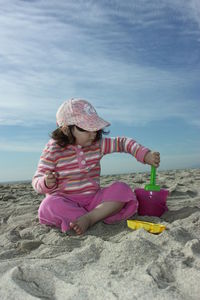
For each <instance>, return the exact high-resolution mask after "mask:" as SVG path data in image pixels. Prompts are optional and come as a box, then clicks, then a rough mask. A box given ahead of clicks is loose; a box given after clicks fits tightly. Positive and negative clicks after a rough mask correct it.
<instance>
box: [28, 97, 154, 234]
mask: <svg viewBox="0 0 200 300" xmlns="http://www.w3.org/2000/svg"><path fill="white" fill-rule="evenodd" d="M56 119H57V125H58V128H57V129H56V130H55V131H53V133H52V136H51V137H52V138H51V139H50V140H49V142H48V143H47V145H46V147H45V148H44V150H43V153H42V155H41V158H40V161H39V164H38V168H37V171H36V173H35V175H34V177H33V181H32V184H33V187H34V189H35V190H36V191H37V192H38V193H41V194H46V197H45V199H44V200H43V201H42V203H41V205H40V207H39V221H40V223H41V224H46V225H54V226H56V227H59V228H61V230H62V232H65V231H67V230H70V229H73V230H74V231H75V232H76V234H82V233H84V232H85V231H86V230H87V229H88V228H89V227H90V226H92V225H93V224H95V223H96V222H98V221H100V220H103V221H104V222H105V223H107V224H111V223H114V222H116V221H120V220H126V219H127V218H129V217H130V216H132V215H133V214H135V213H136V212H137V207H138V201H137V199H136V196H135V194H134V192H133V191H132V190H131V188H130V187H129V186H128V185H127V184H126V183H123V182H115V183H113V184H111V185H110V186H108V187H105V188H101V187H100V160H101V158H102V157H103V156H104V155H106V154H109V153H113V152H126V153H130V154H131V155H133V156H134V157H135V158H136V159H137V160H138V161H140V162H142V163H146V164H149V165H153V166H155V167H158V166H159V163H160V154H159V153H158V152H151V151H150V150H149V149H147V148H145V147H143V146H141V145H140V144H138V143H137V142H136V141H134V140H133V139H130V138H126V137H116V138H104V137H103V134H105V132H104V128H105V127H107V126H109V125H110V124H109V123H108V122H106V121H105V120H103V119H102V118H100V117H99V116H98V114H97V112H96V110H95V109H94V107H93V106H92V105H91V104H90V103H89V102H87V101H85V100H81V99H70V100H69V101H66V102H64V103H63V104H62V105H61V106H60V108H59V109H58V111H57V114H56Z"/></svg>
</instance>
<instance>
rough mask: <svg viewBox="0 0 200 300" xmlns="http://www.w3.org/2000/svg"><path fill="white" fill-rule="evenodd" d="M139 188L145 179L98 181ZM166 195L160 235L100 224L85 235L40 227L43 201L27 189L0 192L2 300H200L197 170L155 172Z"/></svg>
mask: <svg viewBox="0 0 200 300" xmlns="http://www.w3.org/2000/svg"><path fill="white" fill-rule="evenodd" d="M116 180H121V181H124V182H126V183H128V184H130V185H131V187H132V188H133V189H134V188H136V187H144V185H145V184H147V183H148V181H149V174H147V173H137V174H128V175H113V176H103V177H102V180H101V184H102V186H106V185H108V184H110V183H111V182H114V181H116ZM157 183H158V184H159V185H160V186H161V187H162V188H165V189H168V190H169V192H170V195H169V197H168V200H167V204H168V208H169V211H168V212H166V213H165V214H164V215H163V216H162V217H161V218H158V217H147V216H143V217H142V216H138V215H135V216H133V217H132V219H136V220H145V221H150V222H155V223H161V224H164V225H166V227H167V229H166V230H165V231H163V232H162V233H161V234H158V235H155V234H151V233H149V232H147V231H145V230H144V229H139V230H131V229H130V228H128V227H127V224H126V221H122V222H120V223H118V224H115V225H106V224H104V223H103V222H99V223H98V224H96V225H95V226H93V227H92V228H90V229H89V230H88V231H87V232H86V233H85V234H84V235H81V236H76V235H75V234H74V233H73V232H68V233H65V234H64V233H61V232H60V231H59V230H58V229H56V228H52V227H47V226H43V225H40V224H39V223H38V218H37V210H38V207H39V204H40V202H41V200H42V199H43V198H44V196H43V195H38V194H36V192H35V191H34V190H33V188H32V186H31V184H30V183H15V184H0V202H1V203H0V204H1V212H0V217H1V219H0V220H1V227H0V247H1V248H0V299H1V300H3V299H9V300H17V299H19V300H22V299H23V300H24V299H25V300H26V299H27V300H29V299H30V300H31V299H51V300H52V299H59V300H60V299H66V300H68V299H73V300H74V299H79V300H82V299H84V300H85V299H97V300H98V299H99V300H102V299H106V300H115V299H123V300H133V299H148V300H149V299H154V300H156V299H157V300H165V299H166V300H171V299H180V300H189V299H193V300H199V299H200V284H199V282H200V169H188V170H170V171H162V172H161V171H160V172H159V171H158V174H157Z"/></svg>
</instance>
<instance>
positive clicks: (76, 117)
mask: <svg viewBox="0 0 200 300" xmlns="http://www.w3.org/2000/svg"><path fill="white" fill-rule="evenodd" d="M56 121H57V124H58V126H67V125H77V126H78V127H80V128H82V129H84V130H87V131H98V130H100V129H103V128H104V127H107V126H109V125H110V123H108V122H106V121H105V120H103V119H102V118H100V117H99V116H98V114H97V112H96V110H95V109H94V107H93V106H92V105H91V104H90V103H89V102H88V101H86V100H82V99H74V98H72V99H70V100H68V101H65V102H64V103H63V104H62V105H61V106H60V107H59V109H58V111H57V113H56Z"/></svg>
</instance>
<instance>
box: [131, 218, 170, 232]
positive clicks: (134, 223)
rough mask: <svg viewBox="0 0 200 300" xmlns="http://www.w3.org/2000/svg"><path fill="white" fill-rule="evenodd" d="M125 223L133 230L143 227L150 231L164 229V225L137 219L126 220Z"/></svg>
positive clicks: (161, 230)
mask: <svg viewBox="0 0 200 300" xmlns="http://www.w3.org/2000/svg"><path fill="white" fill-rule="evenodd" d="M127 225H128V227H129V228H131V229H133V230H136V229H140V228H143V229H145V230H146V231H148V232H150V233H161V232H163V230H165V229H166V226H165V225H162V224H155V223H150V222H145V221H139V220H127Z"/></svg>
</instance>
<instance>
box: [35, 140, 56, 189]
mask: <svg viewBox="0 0 200 300" xmlns="http://www.w3.org/2000/svg"><path fill="white" fill-rule="evenodd" d="M55 147H56V146H55V145H54V143H52V141H51V140H50V141H49V142H48V144H47V145H46V146H45V148H44V150H43V152H42V155H41V157H40V160H39V163H38V167H37V170H36V172H35V175H34V177H33V179H32V186H33V188H34V190H35V191H36V192H38V193H40V194H46V193H49V192H52V191H53V190H54V189H55V188H56V187H57V186H56V185H55V187H53V188H50V189H49V188H47V187H46V185H45V181H44V178H45V173H46V171H51V172H53V171H54V169H55V165H56V152H57V151H55Z"/></svg>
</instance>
